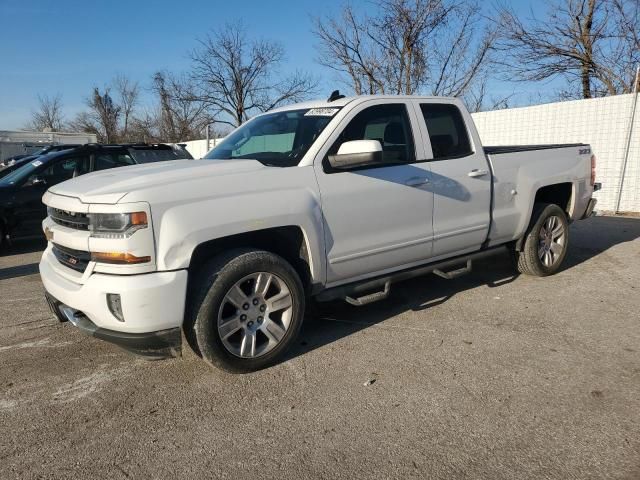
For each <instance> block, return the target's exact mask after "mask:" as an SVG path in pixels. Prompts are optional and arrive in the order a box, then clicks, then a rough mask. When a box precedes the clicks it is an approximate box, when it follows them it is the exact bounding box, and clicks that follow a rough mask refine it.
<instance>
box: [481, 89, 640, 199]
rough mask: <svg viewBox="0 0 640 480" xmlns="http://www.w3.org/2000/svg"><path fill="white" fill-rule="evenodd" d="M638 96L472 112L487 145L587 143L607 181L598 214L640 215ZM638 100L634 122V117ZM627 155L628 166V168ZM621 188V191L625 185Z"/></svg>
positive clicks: (601, 177) (600, 194)
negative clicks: (608, 212) (633, 213)
mask: <svg viewBox="0 0 640 480" xmlns="http://www.w3.org/2000/svg"><path fill="white" fill-rule="evenodd" d="M637 97H638V96H637V95H634V94H629V95H618V96H615V97H605V98H595V99H590V100H575V101H569V102H560V103H549V104H546V105H537V106H533V107H524V108H512V109H507V110H495V111H491V112H480V113H475V114H473V119H474V120H475V123H476V126H477V128H478V131H479V133H480V138H481V139H482V142H483V144H485V145H535V144H542V143H581V142H582V143H588V144H590V145H591V147H592V150H593V152H594V153H595V155H596V158H597V181H599V182H602V187H603V188H602V190H601V191H600V192H597V193H596V194H595V196H596V197H597V198H598V206H597V209H598V210H605V211H614V210H616V207H617V201H618V195H619V193H620V192H621V196H620V208H619V211H621V212H640V100H638V98H637ZM634 102H637V103H638V105H637V107H636V114H635V121H634V122H633V123H634V124H633V125H631V116H632V111H633V107H634ZM625 157H626V168H624V173H623V165H624V163H625ZM621 184H622V190H620V185H621Z"/></svg>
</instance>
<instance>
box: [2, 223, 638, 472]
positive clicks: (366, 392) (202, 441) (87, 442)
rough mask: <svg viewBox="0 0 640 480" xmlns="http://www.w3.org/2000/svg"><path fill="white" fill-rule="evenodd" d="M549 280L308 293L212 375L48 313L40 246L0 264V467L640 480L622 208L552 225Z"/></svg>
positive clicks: (195, 361) (633, 240) (630, 261)
mask: <svg viewBox="0 0 640 480" xmlns="http://www.w3.org/2000/svg"><path fill="white" fill-rule="evenodd" d="M570 235H571V240H570V241H571V249H570V253H569V256H568V258H567V261H566V266H565V268H564V269H563V270H562V271H561V272H560V273H559V274H557V275H555V276H553V277H548V278H533V277H526V276H518V275H515V274H514V271H513V269H512V267H511V264H510V262H509V259H508V258H503V257H496V258H492V259H486V260H484V261H481V262H478V263H476V264H475V265H474V272H473V273H471V274H470V275H467V276H465V277H462V278H459V279H456V280H450V281H446V280H443V279H441V278H438V277H435V276H433V275H432V276H427V277H423V278H419V279H414V280H410V281H407V282H404V283H401V284H397V285H394V287H393V289H392V294H391V297H390V298H389V299H388V300H386V301H383V302H379V303H376V304H372V305H369V306H366V307H361V308H355V307H350V306H348V305H345V304H341V303H332V304H329V305H324V306H323V307H322V308H321V309H320V313H319V315H318V316H317V318H311V317H310V318H307V319H306V320H305V325H304V327H303V331H302V334H301V336H300V338H299V340H298V342H297V345H296V347H295V348H294V350H293V352H292V353H291V354H290V355H289V357H288V358H287V359H285V360H284V361H283V362H282V363H280V364H278V365H277V366H275V367H272V368H270V369H267V370H264V371H261V372H258V373H253V374H246V375H231V374H226V373H224V372H221V371H218V370H215V369H212V368H210V367H208V366H207V365H206V364H205V363H204V362H202V361H201V360H200V359H199V358H198V357H196V356H195V355H194V354H192V353H191V352H189V351H188V350H187V349H186V348H185V354H184V356H183V357H182V358H180V359H174V360H165V361H146V360H144V359H141V358H138V357H135V356H133V355H131V354H128V353H126V352H125V351H123V350H120V349H119V348H118V347H116V346H114V345H110V344H107V343H104V342H101V341H99V340H96V339H94V338H91V337H88V336H85V335H83V334H82V333H81V332H79V331H78V330H77V329H75V328H74V327H73V326H72V325H70V324H68V323H66V324H60V323H58V322H57V321H56V320H55V319H54V318H53V317H52V315H51V314H50V313H49V311H48V309H47V306H46V303H45V301H44V298H43V289H42V284H41V282H40V279H39V276H38V265H37V264H38V260H39V257H40V254H41V249H42V247H43V246H42V244H40V243H38V242H36V243H26V244H23V245H16V246H14V247H12V248H11V249H10V250H9V251H8V252H6V253H5V254H4V255H3V256H2V257H0V295H1V300H0V478H1V479H13V478H20V479H22V478H105V479H106V478H108V479H118V478H123V479H124V478H145V479H146V478H190V479H193V478H229V479H244V478H256V479H262V478H274V479H304V478H322V479H340V478H345V479H359V478H402V479H405V478H433V479H440V478H442V479H444V478H448V479H451V478H486V479H492V480H495V479H529V478H531V479H545V478H549V479H551V478H553V479H573V478H576V479H577V478H580V479H582V478H598V479H600V478H616V479H640V295H639V293H640V218H624V217H596V218H591V219H589V220H585V221H583V222H578V223H576V224H574V225H573V226H572V227H571V232H570Z"/></svg>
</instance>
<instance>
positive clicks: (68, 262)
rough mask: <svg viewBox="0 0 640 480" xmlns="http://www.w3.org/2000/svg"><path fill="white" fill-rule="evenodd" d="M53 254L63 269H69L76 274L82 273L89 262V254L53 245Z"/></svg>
mask: <svg viewBox="0 0 640 480" xmlns="http://www.w3.org/2000/svg"><path fill="white" fill-rule="evenodd" d="M52 250H53V254H54V255H55V256H56V258H57V259H58V261H59V262H60V263H61V264H63V265H64V266H65V267H69V268H71V269H73V270H75V271H76V272H80V273H84V271H85V270H86V269H87V265H89V262H90V261H91V254H90V253H89V252H83V251H81V250H73V249H72V248H67V247H61V246H60V245H56V244H53V249H52Z"/></svg>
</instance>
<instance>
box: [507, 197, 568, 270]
mask: <svg viewBox="0 0 640 480" xmlns="http://www.w3.org/2000/svg"><path fill="white" fill-rule="evenodd" d="M568 247H569V221H568V220H567V215H566V214H565V212H564V210H562V209H561V208H560V207H559V206H558V205H555V204H552V203H537V204H535V205H534V207H533V213H532V215H531V224H530V225H529V229H528V230H527V233H526V236H525V239H524V245H523V248H522V251H520V252H518V251H515V249H514V256H515V261H516V265H517V268H518V271H519V272H520V273H524V274H526V275H534V276H536V277H546V276H548V275H553V274H554V273H556V272H557V271H558V270H559V269H560V267H561V266H562V262H563V261H564V259H565V257H566V255H567V249H568Z"/></svg>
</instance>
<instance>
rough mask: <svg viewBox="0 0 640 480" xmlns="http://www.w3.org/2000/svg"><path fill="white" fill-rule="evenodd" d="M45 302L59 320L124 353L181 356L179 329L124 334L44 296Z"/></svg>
mask: <svg viewBox="0 0 640 480" xmlns="http://www.w3.org/2000/svg"><path fill="white" fill-rule="evenodd" d="M46 296H47V303H48V304H49V307H50V308H51V311H52V312H53V314H54V315H55V316H56V317H57V318H58V319H59V320H60V321H65V322H66V321H68V322H70V323H72V324H73V325H75V326H76V327H78V328H79V329H80V330H81V331H82V332H84V333H86V334H87V335H91V336H92V337H95V338H99V339H100V340H104V341H106V342H110V343H113V344H115V345H118V346H119V347H122V348H124V349H125V350H127V351H129V352H132V353H135V354H137V355H142V356H145V357H148V358H157V359H160V358H172V357H179V356H180V355H181V354H182V332H181V330H180V328H179V327H176V328H169V329H167V330H161V331H159V332H148V333H125V332H117V331H115V330H107V329H106V328H100V327H98V326H97V325H96V324H95V323H93V322H92V321H91V320H89V319H88V318H87V316H86V315H85V314H84V313H82V312H81V311H79V310H76V309H74V308H71V307H69V306H67V305H64V304H63V303H60V302H59V301H58V300H57V299H55V298H54V297H52V296H51V295H49V294H48V293H47V294H46Z"/></svg>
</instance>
